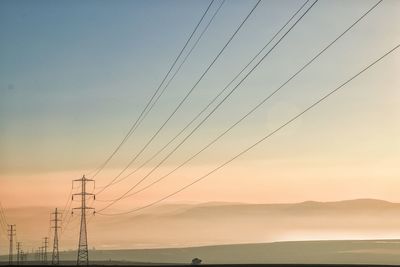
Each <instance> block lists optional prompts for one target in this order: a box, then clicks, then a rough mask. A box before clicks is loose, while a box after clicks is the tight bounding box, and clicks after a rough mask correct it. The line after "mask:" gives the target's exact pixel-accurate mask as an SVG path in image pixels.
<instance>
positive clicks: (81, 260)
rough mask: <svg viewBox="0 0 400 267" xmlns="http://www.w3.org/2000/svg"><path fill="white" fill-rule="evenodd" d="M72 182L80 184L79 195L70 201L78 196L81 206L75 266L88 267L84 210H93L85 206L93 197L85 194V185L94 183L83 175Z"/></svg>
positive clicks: (90, 194) (79, 208)
mask: <svg viewBox="0 0 400 267" xmlns="http://www.w3.org/2000/svg"><path fill="white" fill-rule="evenodd" d="M73 182H80V183H81V193H77V194H73V195H72V200H74V196H76V195H78V196H80V198H81V206H80V207H78V208H74V209H78V210H81V229H80V233H79V245H78V258H77V262H76V263H77V265H78V266H79V265H89V251H88V244H87V228H86V210H94V208H91V207H88V206H87V205H86V200H87V198H88V197H91V196H93V198H95V195H94V194H92V193H87V192H86V183H88V182H94V180H92V179H87V178H86V177H85V175H83V176H82V178H81V179H77V180H73Z"/></svg>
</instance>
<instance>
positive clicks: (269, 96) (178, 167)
mask: <svg viewBox="0 0 400 267" xmlns="http://www.w3.org/2000/svg"><path fill="white" fill-rule="evenodd" d="M382 1H383V0H380V1H378V2H377V3H376V4H374V5H373V6H372V7H371V8H370V9H368V10H367V11H366V12H365V13H364V14H363V15H362V16H361V17H360V18H358V19H357V20H356V21H355V22H354V23H352V24H351V25H350V26H349V27H348V28H347V29H346V30H345V31H343V32H342V33H341V34H340V35H339V36H337V37H336V38H335V39H334V40H333V41H332V42H330V43H329V44H328V45H327V46H326V47H325V48H323V49H322V50H321V51H320V52H319V53H318V54H317V55H315V56H314V57H313V58H312V59H311V60H310V61H308V62H307V63H306V64H305V65H303V66H302V67H301V68H300V69H299V70H298V71H297V72H295V73H294V74H293V75H292V76H291V77H290V78H289V79H288V80H286V81H285V82H284V83H283V84H282V85H281V86H279V87H278V88H277V89H275V90H274V91H273V92H272V93H271V94H269V95H268V96H267V97H266V98H264V99H263V100H262V101H261V102H259V103H258V104H257V105H256V106H255V107H253V108H252V109H251V110H250V111H248V112H247V113H246V114H245V115H244V116H243V117H241V118H240V119H239V120H238V121H236V122H235V123H234V124H233V125H231V126H230V127H229V128H228V129H227V130H225V131H224V132H223V133H221V134H220V135H219V136H217V137H216V138H214V139H213V140H212V141H211V142H209V143H208V144H207V145H206V146H204V147H203V148H202V149H201V150H200V151H198V152H197V153H195V154H194V155H192V156H191V157H190V158H188V159H187V160H185V161H184V162H183V163H181V164H180V165H179V166H177V167H176V168H174V169H173V170H172V171H170V172H169V173H167V174H165V175H163V176H161V177H160V178H159V179H157V180H155V181H153V182H152V183H150V184H149V185H147V186H145V187H143V188H141V189H140V190H137V191H135V192H133V193H132V194H129V195H126V196H125V197H123V198H128V197H131V196H133V195H136V194H137V193H139V192H142V191H144V190H146V189H148V188H150V187H152V186H153V185H154V184H156V183H158V182H160V181H162V180H164V179H165V178H167V177H168V176H169V175H171V174H172V173H174V172H175V171H177V170H178V169H180V168H181V167H183V166H184V165H186V164H187V163H188V162H190V161H191V160H193V159H194V158H195V157H197V156H198V155H199V154H200V153H202V152H203V151H205V150H206V149H208V148H209V147H210V146H212V145H213V144H214V143H216V142H217V141H218V140H219V139H220V138H222V137H223V136H224V135H226V134H227V133H228V132H230V131H231V130H232V129H233V128H234V127H236V126H237V125H238V124H239V123H241V122H242V121H243V120H244V119H246V118H247V117H248V116H250V115H251V114H252V113H253V112H255V111H256V110H257V109H258V108H259V107H261V106H262V105H263V104H264V103H265V102H266V101H267V100H269V99H270V98H271V97H272V96H273V95H275V94H276V93H277V92H278V91H279V90H281V89H282V88H283V87H284V86H286V85H287V84H288V83H289V82H290V81H292V80H293V79H294V78H295V77H296V76H297V75H299V74H300V73H301V72H303V71H304V70H305V69H306V68H307V67H308V66H309V65H310V64H311V63H313V62H314V61H315V60H316V59H317V58H319V57H320V56H321V55H322V54H323V53H324V52H325V51H326V50H328V49H329V48H330V47H331V46H332V45H333V44H334V43H336V42H337V41H338V40H339V39H340V38H342V37H343V36H344V35H345V34H346V33H347V32H349V31H350V30H351V29H352V28H353V27H354V26H355V25H356V24H357V23H359V22H360V21H361V20H362V19H363V18H365V17H366V16H367V15H368V14H369V13H370V12H371V11H372V10H373V9H375V8H376V7H377V6H378V5H379V4H380V3H381V2H382ZM139 182H140V181H139ZM135 187H136V185H135ZM115 200H116V199H113V200H104V201H106V202H111V201H115Z"/></svg>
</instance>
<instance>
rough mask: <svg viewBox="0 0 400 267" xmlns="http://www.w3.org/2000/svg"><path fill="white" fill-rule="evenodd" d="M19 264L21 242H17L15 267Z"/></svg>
mask: <svg viewBox="0 0 400 267" xmlns="http://www.w3.org/2000/svg"><path fill="white" fill-rule="evenodd" d="M20 264H21V242H17V265H18V266H19V265H20Z"/></svg>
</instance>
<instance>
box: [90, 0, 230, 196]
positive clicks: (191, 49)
mask: <svg viewBox="0 0 400 267" xmlns="http://www.w3.org/2000/svg"><path fill="white" fill-rule="evenodd" d="M224 3H225V0H223V1H222V2H221V4H220V5H219V7H218V8H217V10H216V11H215V12H214V14H213V15H212V17H211V19H210V20H209V22H208V23H207V25H206V27H204V29H203V31H202V32H201V33H200V35H199V37H198V38H197V40H196V41H195V43H194V44H193V46H192V47H191V48H190V50H189V52H188V53H187V54H186V56H185V58H184V59H183V60H182V62H181V63H180V65H179V66H178V68H177V69H176V70H175V72H174V74H173V75H172V76H171V78H170V79H169V80H168V82H167V83H166V85H165V86H164V88H163V90H162V91H161V93H160V94H159V95H158V96H157V98H156V99H155V100H154V102H153V103H152V104H151V106H150V108H149V109H147V111H146V113H145V114H144V115H143V117H142V119H141V120H140V121H139V122H138V124H137V127H138V126H139V125H140V123H141V122H142V121H143V120H144V119H145V118H146V116H147V114H148V113H149V112H150V111H151V110H152V109H153V107H154V106H155V104H156V103H157V102H158V100H159V99H160V97H161V96H162V95H163V93H164V92H165V90H166V89H167V87H168V86H169V85H170V83H171V82H172V80H173V79H174V78H175V76H176V75H177V74H178V72H179V71H180V69H181V68H182V66H183V64H184V63H185V62H186V61H187V59H188V58H189V56H190V55H191V53H192V51H193V50H194V48H195V47H196V46H197V44H198V43H199V41H200V40H201V38H202V37H203V35H204V33H205V32H206V31H207V30H208V28H209V26H210V25H211V23H212V22H213V21H214V18H215V17H216V15H217V14H218V12H219V11H220V9H221V8H222V6H223V4H224ZM118 177H119V176H116V177H115V178H114V179H113V180H112V181H110V182H109V183H108V184H107V185H105V186H103V187H101V188H100V190H99V191H97V192H96V194H100V193H102V192H103V191H104V190H105V189H106V188H108V187H109V186H111V185H113V183H114V181H115V180H116V179H118Z"/></svg>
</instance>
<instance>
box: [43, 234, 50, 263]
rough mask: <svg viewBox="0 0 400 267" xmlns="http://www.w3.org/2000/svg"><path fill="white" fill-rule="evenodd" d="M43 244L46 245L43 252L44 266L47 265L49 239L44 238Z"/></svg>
mask: <svg viewBox="0 0 400 267" xmlns="http://www.w3.org/2000/svg"><path fill="white" fill-rule="evenodd" d="M43 243H44V246H43V249H44V251H43V264H47V247H48V245H49V238H48V237H45V238H43Z"/></svg>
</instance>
